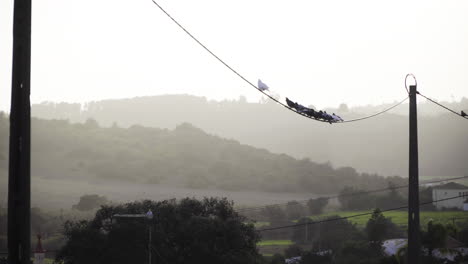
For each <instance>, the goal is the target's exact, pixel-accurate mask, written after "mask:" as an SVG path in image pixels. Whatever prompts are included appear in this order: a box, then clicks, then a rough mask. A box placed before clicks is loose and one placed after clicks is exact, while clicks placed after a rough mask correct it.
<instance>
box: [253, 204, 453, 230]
mask: <svg viewBox="0 0 468 264" xmlns="http://www.w3.org/2000/svg"><path fill="white" fill-rule="evenodd" d="M458 198H460V196H455V197H449V198H445V199H440V200H435V201H430V202H424V203H419V205H426V204H432V203H437V202H443V201H448V200H453V199H458ZM407 208H408V206H407V205H405V206H400V207H395V208H390V209H386V210H381V211H380V212H382V213H384V212H390V211H397V210H401V209H407ZM373 213H374V212H369V213H362V214H355V215H349V216H343V217H337V218H330V219H324V220H320V221H312V222H307V223H299V224H294V225H285V226H276V227H269V228H263V229H258V230H257V231H258V232H265V231H272V230H278V229H285V228H292V227H298V226H305V225H315V224H320V223H326V222H333V221H339V220H345V219H349V218H355V217H360V216H366V215H372V214H373Z"/></svg>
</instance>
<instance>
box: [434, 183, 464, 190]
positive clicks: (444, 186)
mask: <svg viewBox="0 0 468 264" xmlns="http://www.w3.org/2000/svg"><path fill="white" fill-rule="evenodd" d="M433 189H444V190H462V189H468V187H467V186H465V185H463V184H458V183H455V182H449V183H446V184H442V185H438V186H434V188H433Z"/></svg>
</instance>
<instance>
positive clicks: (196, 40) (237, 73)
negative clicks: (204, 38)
mask: <svg viewBox="0 0 468 264" xmlns="http://www.w3.org/2000/svg"><path fill="white" fill-rule="evenodd" d="M151 1H152V2H153V3H154V4H155V5H156V6H157V7H158V8H159V9H160V10H161V11H162V12H163V13H164V14H166V16H167V17H168V18H170V19H171V20H172V21H173V22H174V23H175V24H176V25H177V26H178V27H179V28H181V29H182V30H183V31H184V32H185V33H186V34H187V35H188V36H189V37H190V38H192V39H193V40H194V41H195V42H196V43H198V45H200V46H201V47H202V48H203V49H205V50H206V51H207V52H208V53H209V54H211V56H213V57H214V58H215V59H217V60H218V61H219V62H220V63H221V64H223V65H224V66H226V68H228V69H229V70H230V71H232V72H233V73H234V74H236V75H237V76H238V77H239V78H241V79H242V80H244V81H245V82H246V83H247V84H249V85H250V86H252V87H253V88H255V89H256V90H257V91H259V92H261V93H262V94H264V95H265V96H267V97H268V98H270V99H271V100H273V101H274V102H276V103H278V104H280V105H282V106H283V107H285V108H287V109H288V110H290V111H293V112H295V113H296V114H299V115H301V116H303V117H306V118H309V119H312V120H314V121H319V122H323V123H330V122H329V121H326V120H321V119H315V118H313V117H311V116H308V115H306V114H305V113H302V112H299V111H296V110H295V109H293V108H291V107H289V106H288V105H286V104H284V103H282V102H280V101H279V100H278V99H276V98H274V97H273V96H271V95H269V94H267V93H265V92H264V91H263V90H261V89H259V88H258V87H257V86H256V85H254V84H253V83H252V82H250V81H249V80H247V78H245V77H244V76H243V75H241V74H240V73H239V72H237V71H236V70H234V68H232V67H231V66H229V64H227V63H226V62H224V61H223V60H222V59H221V58H220V57H218V56H217V55H216V54H215V53H213V52H212V51H211V50H210V49H208V48H207V47H206V46H205V45H204V44H203V43H201V41H199V40H198V39H197V38H196V37H195V36H194V35H192V33H190V32H189V31H188V30H187V29H186V28H185V27H184V26H182V25H181V24H180V23H179V22H178V21H177V20H176V19H175V18H173V17H172V16H171V15H170V14H169V13H168V12H167V11H166V10H165V9H164V8H163V7H162V6H161V5H159V4H158V3H157V2H156V0H151ZM406 99H408V97H406V98H405V99H404V100H403V101H401V102H399V103H398V104H396V105H394V106H392V107H390V108H388V109H385V110H383V111H381V112H378V113H376V114H373V115H370V116H366V117H361V118H356V119H351V120H345V121H340V122H331V123H333V124H340V123H349V122H355V121H361V120H365V119H368V118H371V117H375V116H378V115H380V114H383V113H385V112H387V111H389V110H391V109H393V108H395V107H397V106H398V105H400V104H402V103H403V102H404V101H405V100H406ZM331 123H330V124H331Z"/></svg>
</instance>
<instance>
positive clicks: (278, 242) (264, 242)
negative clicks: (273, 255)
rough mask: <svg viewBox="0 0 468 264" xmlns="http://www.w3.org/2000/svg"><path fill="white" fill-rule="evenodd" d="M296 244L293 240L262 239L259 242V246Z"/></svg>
mask: <svg viewBox="0 0 468 264" xmlns="http://www.w3.org/2000/svg"><path fill="white" fill-rule="evenodd" d="M292 244H294V242H292V241H291V240H262V241H260V242H258V244H257V246H260V247H263V246H289V245H292Z"/></svg>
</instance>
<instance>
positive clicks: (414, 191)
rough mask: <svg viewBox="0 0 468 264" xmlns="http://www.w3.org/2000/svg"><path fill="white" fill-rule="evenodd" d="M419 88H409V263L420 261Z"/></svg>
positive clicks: (416, 263)
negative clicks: (417, 100)
mask: <svg viewBox="0 0 468 264" xmlns="http://www.w3.org/2000/svg"><path fill="white" fill-rule="evenodd" d="M416 96H417V90H416V86H415V85H412V86H410V90H409V98H410V102H409V187H408V263H411V264H419V263H420V250H421V239H420V233H419V231H420V230H419V165H418V116H417V102H416Z"/></svg>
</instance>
